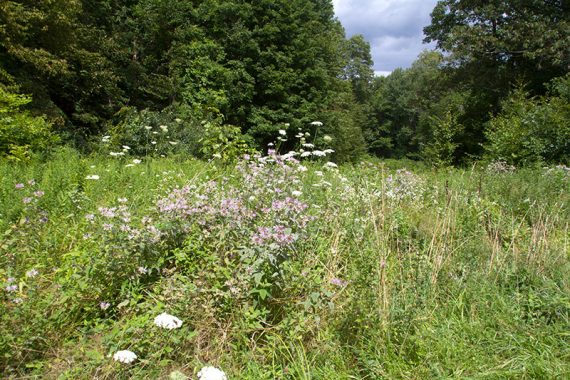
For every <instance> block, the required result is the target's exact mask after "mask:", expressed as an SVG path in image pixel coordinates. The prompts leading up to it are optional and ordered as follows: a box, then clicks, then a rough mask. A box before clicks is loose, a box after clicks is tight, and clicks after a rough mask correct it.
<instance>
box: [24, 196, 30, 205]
mask: <svg viewBox="0 0 570 380" xmlns="http://www.w3.org/2000/svg"><path fill="white" fill-rule="evenodd" d="M31 201H32V198H29V197H26V198H24V199H22V202H24V203H25V204H28V203H30V202H31Z"/></svg>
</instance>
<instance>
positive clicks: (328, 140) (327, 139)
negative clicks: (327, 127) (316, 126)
mask: <svg viewBox="0 0 570 380" xmlns="http://www.w3.org/2000/svg"><path fill="white" fill-rule="evenodd" d="M323 140H324V141H325V142H331V141H332V137H330V136H329V135H324V136H323Z"/></svg>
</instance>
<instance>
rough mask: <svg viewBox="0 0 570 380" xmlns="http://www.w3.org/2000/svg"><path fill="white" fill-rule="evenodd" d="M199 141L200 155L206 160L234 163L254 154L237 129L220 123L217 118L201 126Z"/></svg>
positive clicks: (219, 119) (253, 150)
mask: <svg viewBox="0 0 570 380" xmlns="http://www.w3.org/2000/svg"><path fill="white" fill-rule="evenodd" d="M203 128H204V129H203V133H202V138H201V139H200V146H201V148H200V153H201V155H202V156H203V157H204V158H206V159H208V160H211V159H218V160H221V161H222V162H225V163H231V162H235V161H236V160H237V159H239V158H241V157H242V156H243V155H245V154H254V153H255V149H253V148H252V147H251V143H248V141H247V140H248V139H247V137H245V136H244V135H242V133H241V130H240V128H239V127H237V126H235V125H228V124H223V123H222V118H221V117H217V118H215V119H212V120H210V121H207V122H205V123H204V125H203Z"/></svg>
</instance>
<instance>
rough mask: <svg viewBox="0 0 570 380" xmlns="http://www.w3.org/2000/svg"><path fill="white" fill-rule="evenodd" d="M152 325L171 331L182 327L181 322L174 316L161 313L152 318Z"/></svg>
mask: <svg viewBox="0 0 570 380" xmlns="http://www.w3.org/2000/svg"><path fill="white" fill-rule="evenodd" d="M154 324H155V325H156V326H158V327H162V328H165V329H168V330H173V329H177V328H180V327H182V321H181V320H180V319H178V318H176V317H175V316H174V315H170V314H167V313H162V314H160V315H158V316H157V317H156V318H154Z"/></svg>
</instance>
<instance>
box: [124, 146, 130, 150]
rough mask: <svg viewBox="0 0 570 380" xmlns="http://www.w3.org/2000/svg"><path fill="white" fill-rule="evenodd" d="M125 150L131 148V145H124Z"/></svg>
mask: <svg viewBox="0 0 570 380" xmlns="http://www.w3.org/2000/svg"><path fill="white" fill-rule="evenodd" d="M123 150H131V147H130V146H127V145H123Z"/></svg>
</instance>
